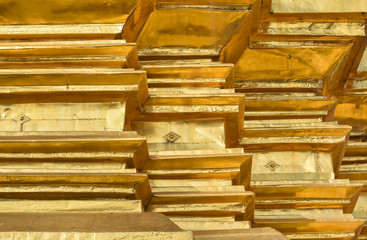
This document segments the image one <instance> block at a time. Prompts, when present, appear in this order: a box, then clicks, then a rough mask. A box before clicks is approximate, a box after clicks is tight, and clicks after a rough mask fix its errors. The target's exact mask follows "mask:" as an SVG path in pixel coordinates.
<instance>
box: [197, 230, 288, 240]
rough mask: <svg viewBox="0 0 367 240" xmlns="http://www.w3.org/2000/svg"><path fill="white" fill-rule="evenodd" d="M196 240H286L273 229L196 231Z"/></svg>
mask: <svg viewBox="0 0 367 240" xmlns="http://www.w3.org/2000/svg"><path fill="white" fill-rule="evenodd" d="M194 234H195V235H194V236H195V239H196V240H233V239H251V240H263V239H272V240H287V239H289V238H287V237H285V236H284V235H283V234H281V233H280V232H278V231H276V230H275V229H273V228H269V227H265V228H251V229H236V230H228V231H221V230H212V231H197V232H195V233H194Z"/></svg>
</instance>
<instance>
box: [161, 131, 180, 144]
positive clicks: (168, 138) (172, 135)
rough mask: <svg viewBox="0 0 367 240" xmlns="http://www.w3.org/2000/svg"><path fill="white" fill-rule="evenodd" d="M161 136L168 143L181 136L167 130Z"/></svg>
mask: <svg viewBox="0 0 367 240" xmlns="http://www.w3.org/2000/svg"><path fill="white" fill-rule="evenodd" d="M163 138H164V139H165V140H166V141H167V142H168V143H174V142H176V141H177V140H178V139H180V138H181V136H180V135H178V134H177V133H175V132H172V131H171V132H169V133H168V134H166V135H164V136H163Z"/></svg>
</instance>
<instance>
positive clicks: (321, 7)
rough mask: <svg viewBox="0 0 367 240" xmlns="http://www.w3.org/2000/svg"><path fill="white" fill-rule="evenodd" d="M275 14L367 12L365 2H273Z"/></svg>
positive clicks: (325, 0) (355, 0) (353, 0)
mask: <svg viewBox="0 0 367 240" xmlns="http://www.w3.org/2000/svg"><path fill="white" fill-rule="evenodd" d="M272 9H273V11H274V12H284V13H287V12H366V11H367V3H366V2H365V1H364V0H348V1H344V0H324V1H322V2H320V1H317V0H272Z"/></svg>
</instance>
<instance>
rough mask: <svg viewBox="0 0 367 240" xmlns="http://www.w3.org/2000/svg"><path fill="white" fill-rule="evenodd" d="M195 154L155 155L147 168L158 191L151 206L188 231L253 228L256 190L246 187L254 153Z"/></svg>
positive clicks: (149, 207)
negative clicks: (254, 193)
mask: <svg viewBox="0 0 367 240" xmlns="http://www.w3.org/2000/svg"><path fill="white" fill-rule="evenodd" d="M234 151H235V150H234ZM190 153H191V152H189V151H181V152H174V151H171V152H165V153H164V154H163V155H162V154H161V155H151V160H150V161H149V162H148V163H147V164H146V165H145V169H144V170H143V172H144V173H146V174H147V175H148V176H149V179H150V182H151V184H152V192H153V197H152V199H151V201H150V202H149V205H148V207H147V211H152V212H160V213H164V214H166V215H167V216H169V217H170V218H171V220H173V221H174V222H175V223H176V224H177V225H178V226H180V227H181V228H183V229H186V230H219V229H222V230H226V229H243V228H249V227H250V226H251V224H250V223H249V222H247V221H246V220H252V219H253V208H254V205H253V203H254V195H253V193H252V192H248V191H245V187H244V186H246V187H247V188H249V184H250V176H251V156H250V155H245V154H241V153H229V152H226V151H215V152H211V153H210V154H203V153H201V154H200V155H199V154H197V155H190ZM191 154H192V153H191Z"/></svg>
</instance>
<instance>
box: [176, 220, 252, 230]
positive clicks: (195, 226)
mask: <svg viewBox="0 0 367 240" xmlns="http://www.w3.org/2000/svg"><path fill="white" fill-rule="evenodd" d="M175 224H177V226H179V227H180V228H182V229H184V230H189V231H200V230H202V229H205V230H230V229H233V230H234V229H248V228H250V227H251V223H250V222H248V221H235V222H234V221H232V222H212V221H208V222H203V221H191V222H181V221H175Z"/></svg>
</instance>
